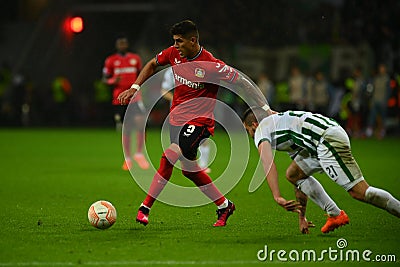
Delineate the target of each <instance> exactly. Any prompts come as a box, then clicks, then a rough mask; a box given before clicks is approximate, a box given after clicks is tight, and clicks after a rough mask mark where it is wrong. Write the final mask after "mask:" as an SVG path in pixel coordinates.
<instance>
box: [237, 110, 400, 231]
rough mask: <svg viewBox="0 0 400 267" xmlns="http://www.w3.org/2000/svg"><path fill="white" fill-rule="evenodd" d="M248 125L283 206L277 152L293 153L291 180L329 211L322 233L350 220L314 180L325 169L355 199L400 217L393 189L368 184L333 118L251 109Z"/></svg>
mask: <svg viewBox="0 0 400 267" xmlns="http://www.w3.org/2000/svg"><path fill="white" fill-rule="evenodd" d="M243 124H244V126H245V127H246V130H247V132H248V133H249V135H250V136H251V137H252V138H254V141H255V145H256V146H257V148H258V150H259V153H260V158H261V161H262V163H263V166H264V171H265V173H266V174H267V181H268V184H269V186H270V188H271V191H272V194H273V196H274V198H275V200H276V201H277V203H278V204H279V201H280V199H281V198H282V197H281V195H280V191H279V186H278V181H277V179H278V173H277V170H276V166H275V164H274V161H273V152H272V150H277V151H286V152H288V153H289V154H290V156H291V157H292V159H293V161H292V163H291V164H290V166H289V168H288V169H287V171H286V177H287V179H288V180H289V181H290V182H291V183H293V184H294V185H296V186H297V188H299V189H300V190H301V191H302V192H303V193H305V194H306V195H307V196H308V197H309V198H310V199H311V200H312V201H313V202H315V203H316V204H317V205H319V206H320V207H321V208H322V209H324V210H326V211H327V212H328V215H329V217H328V220H327V222H326V224H325V225H324V226H323V227H322V228H321V231H322V232H324V233H327V232H330V231H333V230H334V229H336V228H337V227H339V226H342V225H344V224H347V223H348V222H349V219H348V217H347V215H346V213H345V212H344V211H341V210H340V209H339V208H338V207H337V206H336V204H335V203H334V202H333V201H332V199H330V197H329V196H328V195H327V194H326V192H325V191H324V189H323V187H322V186H321V184H320V183H319V182H318V181H317V180H316V179H315V178H314V177H312V176H311V175H312V174H313V173H316V172H322V171H324V172H325V173H326V174H327V175H328V176H329V177H330V178H331V179H332V180H333V181H334V182H336V183H337V184H338V185H340V186H342V187H343V188H344V189H345V190H346V191H348V192H349V194H350V195H351V196H352V197H353V198H355V199H357V200H360V201H363V202H366V203H370V204H372V205H374V206H376V207H379V208H382V209H385V210H387V211H388V212H389V213H391V214H393V215H395V216H397V217H400V201H399V200H397V199H395V198H394V197H393V196H392V195H391V194H390V193H388V192H387V191H384V190H382V189H379V188H375V187H372V186H369V185H368V184H367V182H366V181H365V180H364V177H363V174H362V172H361V170H360V168H359V166H358V164H357V162H356V161H355V159H354V157H353V155H352V153H351V148H350V140H349V137H348V135H347V133H346V132H345V130H344V129H343V128H342V127H341V126H340V125H339V124H338V123H337V122H336V121H334V120H333V119H330V118H327V117H325V116H322V115H319V114H313V113H310V112H304V111H286V112H281V113H276V112H274V111H271V110H267V111H265V110H264V109H262V108H251V109H248V110H247V111H246V112H245V114H244V116H243Z"/></svg>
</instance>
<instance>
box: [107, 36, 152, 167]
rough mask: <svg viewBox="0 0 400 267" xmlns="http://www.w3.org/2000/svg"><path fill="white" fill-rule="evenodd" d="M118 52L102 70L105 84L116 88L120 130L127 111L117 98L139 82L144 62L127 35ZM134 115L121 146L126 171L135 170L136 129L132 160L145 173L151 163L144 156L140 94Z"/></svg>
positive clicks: (114, 100)
mask: <svg viewBox="0 0 400 267" xmlns="http://www.w3.org/2000/svg"><path fill="white" fill-rule="evenodd" d="M115 48H116V50H117V52H116V53H115V54H112V55H110V56H109V57H107V58H106V60H105V63H104V68H103V81H104V82H105V83H106V84H108V85H110V86H113V98H112V105H113V107H114V120H115V123H116V126H117V128H121V126H122V122H121V121H122V120H123V118H124V115H125V110H126V107H123V106H121V105H120V103H119V101H118V99H117V97H118V95H119V94H120V93H122V92H123V91H125V90H127V89H129V88H130V87H131V85H132V83H133V82H134V81H135V80H136V78H137V76H138V74H139V72H140V70H141V68H142V60H141V58H140V56H139V55H137V54H134V53H131V52H129V51H128V50H129V42H128V38H127V37H126V36H124V35H120V36H118V37H117V39H116V42H115ZM132 102H134V104H133V106H132V108H133V111H134V116H133V121H130V122H127V123H126V124H125V127H124V129H123V132H122V141H123V142H122V143H123V147H124V153H125V161H124V164H123V166H122V168H123V169H124V170H129V169H130V168H131V167H132V159H131V156H132V153H131V132H132V130H133V129H134V128H136V153H135V154H134V156H133V159H134V160H135V161H136V162H137V163H138V164H139V166H140V167H141V168H142V169H148V168H149V163H148V162H147V160H146V158H145V157H144V155H143V153H142V149H143V144H144V141H145V133H144V128H145V127H144V125H145V116H144V113H145V109H144V105H143V102H142V95H141V94H140V93H138V94H137V95H136V96H135V98H134V99H133V100H132Z"/></svg>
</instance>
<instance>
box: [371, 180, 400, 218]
mask: <svg viewBox="0 0 400 267" xmlns="http://www.w3.org/2000/svg"><path fill="white" fill-rule="evenodd" d="M364 198H365V201H366V202H368V203H370V204H372V205H374V206H375V207H378V208H381V209H384V210H386V211H388V212H389V213H391V214H393V215H394V216H397V217H400V201H399V200H397V199H395V198H394V197H393V196H392V195H391V194H390V193H389V192H387V191H385V190H382V189H379V188H376V187H372V186H370V187H368V188H367V190H366V191H365V197H364Z"/></svg>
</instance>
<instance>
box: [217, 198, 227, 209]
mask: <svg viewBox="0 0 400 267" xmlns="http://www.w3.org/2000/svg"><path fill="white" fill-rule="evenodd" d="M228 204H229V202H228V199H226V198H225V201H224V203H222V204H221V205H219V206H218V209H225V208H227V207H228Z"/></svg>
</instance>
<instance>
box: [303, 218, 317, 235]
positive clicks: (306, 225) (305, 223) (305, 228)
mask: <svg viewBox="0 0 400 267" xmlns="http://www.w3.org/2000/svg"><path fill="white" fill-rule="evenodd" d="M314 227H315V224H313V223H312V222H311V221H310V222H309V221H307V218H306V217H304V216H299V228H300V232H301V233H302V234H309V233H310V230H309V229H308V228H314Z"/></svg>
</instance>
